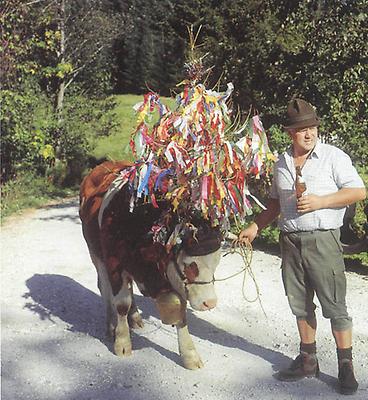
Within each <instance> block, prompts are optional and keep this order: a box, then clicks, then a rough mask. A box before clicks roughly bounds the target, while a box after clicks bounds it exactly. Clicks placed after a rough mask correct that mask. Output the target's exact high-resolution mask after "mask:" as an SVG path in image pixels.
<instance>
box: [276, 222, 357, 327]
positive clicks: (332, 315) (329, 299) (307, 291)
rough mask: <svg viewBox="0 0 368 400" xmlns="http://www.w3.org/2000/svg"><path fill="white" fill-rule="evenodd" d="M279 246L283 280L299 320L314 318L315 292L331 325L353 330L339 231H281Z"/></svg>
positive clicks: (294, 312)
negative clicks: (347, 305)
mask: <svg viewBox="0 0 368 400" xmlns="http://www.w3.org/2000/svg"><path fill="white" fill-rule="evenodd" d="M280 245H281V255H282V266H281V268H282V280H283V283H284V288H285V293H286V295H287V297H288V301H289V304H290V308H291V310H292V312H293V314H294V315H295V316H296V317H297V318H299V319H308V318H311V317H314V315H315V314H314V310H315V308H316V306H315V304H314V303H313V298H314V294H316V295H317V298H318V300H319V302H320V304H321V307H322V314H323V316H324V317H325V318H329V319H330V320H331V325H332V328H333V329H334V330H337V331H343V330H347V329H350V328H351V327H352V319H351V318H350V316H349V315H348V312H347V308H346V302H345V297H346V277H345V264H344V259H343V255H342V247H341V243H340V230H339V229H335V230H326V231H310V232H296V233H285V232H282V233H281V235H280Z"/></svg>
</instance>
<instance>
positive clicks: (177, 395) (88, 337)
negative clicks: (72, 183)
mask: <svg viewBox="0 0 368 400" xmlns="http://www.w3.org/2000/svg"><path fill="white" fill-rule="evenodd" d="M1 243H2V278H1V281H2V296H1V300H2V399H3V400H26V399H32V400H50V399H52V400H59V399H60V400H87V399H91V400H92V399H93V400H117V399H119V400H159V399H160V400H169V399H170V400H181V399H185V400H186V399H193V398H196V399H197V400H206V399H210V400H232V399H234V400H235V399H236V400H239V399H270V400H271V399H280V400H284V399H316V398H321V399H326V400H329V399H340V398H345V397H344V396H340V395H339V394H337V393H336V388H335V385H336V378H335V377H336V354H335V347H334V343H333V339H332V337H331V335H330V327H329V322H328V321H326V320H324V319H323V318H322V317H321V315H320V314H321V313H320V308H318V319H319V330H318V343H317V344H318V353H319V360H320V366H321V370H322V374H321V376H320V378H319V379H314V378H313V379H305V380H303V381H299V382H297V383H288V384H287V383H281V382H278V381H277V380H275V379H274V378H273V376H272V375H273V374H274V373H275V371H277V370H278V369H279V368H280V367H282V366H285V365H287V364H288V363H289V362H290V359H291V357H294V356H295V354H296V352H297V348H298V339H297V334H296V328H295V324H294V319H293V317H292V316H291V314H290V311H289V309H288V305H287V302H286V298H285V296H284V292H283V288H282V285H281V279H280V259H279V258H278V257H277V256H273V255H269V254H266V253H263V252H259V251H256V252H255V253H254V261H253V270H254V273H255V275H256V277H257V282H258V284H259V286H260V291H261V294H262V303H263V307H264V309H265V311H266V314H267V318H266V317H265V316H264V315H263V313H262V310H261V307H260V305H259V304H258V303H257V302H255V303H248V302H246V301H245V300H244V299H243V296H242V280H243V277H242V276H237V277H236V278H233V279H231V280H227V281H224V282H218V283H216V287H217V293H218V297H219V304H218V307H217V308H216V309H215V310H213V311H210V312H205V313H200V312H192V311H189V312H188V314H189V318H188V319H189V329H190V331H191V333H192V336H193V340H194V342H195V345H196V347H197V349H198V351H199V353H200V354H201V356H202V359H203V361H204V363H205V368H203V369H202V370H198V371H187V370H185V369H184V368H182V366H181V364H180V358H179V356H178V354H177V341H176V334H175V329H174V328H172V327H171V326H166V325H161V323H160V321H159V320H158V317H157V312H156V310H155V309H154V308H153V304H152V302H151V301H150V300H149V299H147V298H144V297H142V296H141V295H140V294H138V292H137V296H136V300H137V304H138V306H139V308H140V309H141V311H142V313H143V317H144V320H145V324H146V325H145V328H144V329H143V330H141V331H135V332H133V334H132V339H133V347H134V353H133V356H132V357H130V358H128V359H119V358H118V357H116V356H115V355H114V354H113V353H112V352H111V343H109V342H108V341H106V340H105V338H104V316H103V307H102V304H101V301H100V297H99V295H98V290H97V287H96V276H95V271H94V268H93V266H92V264H91V262H90V260H89V256H88V252H87V248H86V245H85V243H84V241H83V238H82V235H81V226H80V221H79V218H78V215H77V202H76V200H68V201H66V202H64V203H62V204H57V205H53V206H50V207H48V208H44V209H40V210H38V211H35V212H33V213H31V214H27V215H26V216H25V217H23V218H20V219H15V220H13V221H11V222H9V223H8V224H6V225H5V226H4V227H3V229H2V234H1ZM240 268H241V264H240V260H239V259H237V256H234V255H228V256H226V257H224V258H223V259H222V262H221V265H220V267H219V269H218V272H217V277H218V278H220V277H224V276H227V275H229V274H231V273H233V272H235V271H237V270H239V269H240ZM347 276H348V291H349V294H348V304H349V309H350V311H351V314H352V315H353V318H354V332H355V339H354V354H355V370H356V374H357V377H358V380H359V382H360V387H359V391H358V393H357V395H355V396H354V399H362V400H363V399H368V372H367V371H368V318H367V308H368V290H367V289H368V280H367V276H363V275H358V274H356V273H347ZM246 283H247V284H246V289H245V291H246V293H247V295H249V296H250V297H252V296H253V295H254V288H253V286H252V285H251V281H250V280H247V281H246Z"/></svg>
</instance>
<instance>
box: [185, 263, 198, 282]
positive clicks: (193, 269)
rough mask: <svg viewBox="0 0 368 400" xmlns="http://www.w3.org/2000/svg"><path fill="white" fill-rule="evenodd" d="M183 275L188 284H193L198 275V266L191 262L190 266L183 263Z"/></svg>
mask: <svg viewBox="0 0 368 400" xmlns="http://www.w3.org/2000/svg"><path fill="white" fill-rule="evenodd" d="M184 275H185V276H186V277H187V279H188V281H189V282H194V281H195V279H196V278H197V276H198V275H199V269H198V265H197V264H196V263H195V262H194V261H193V262H191V263H190V264H185V263H184Z"/></svg>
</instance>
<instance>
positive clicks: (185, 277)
mask: <svg viewBox="0 0 368 400" xmlns="http://www.w3.org/2000/svg"><path fill="white" fill-rule="evenodd" d="M129 166H130V164H129V163H126V162H105V163H103V164H101V165H99V166H97V167H96V168H95V169H94V170H93V171H92V172H91V173H90V174H89V175H88V176H87V177H86V178H85V179H84V181H83V182H82V185H81V190H80V218H81V220H82V229H83V234H84V237H85V239H86V242H87V244H88V248H89V251H90V255H91V259H92V261H93V263H94V265H95V267H96V269H97V273H98V287H99V289H100V292H101V296H102V298H103V300H104V302H105V305H106V314H107V325H108V332H109V333H110V334H112V335H115V343H114V350H115V353H116V354H117V355H119V356H128V355H130V354H131V351H132V346H131V340H130V333H129V326H128V319H129V324H130V326H131V327H141V326H143V322H142V318H141V316H140V314H139V312H138V309H137V307H136V306H135V304H134V298H133V289H132V281H133V280H134V281H135V282H136V284H137V286H138V288H139V289H140V291H141V292H142V294H143V295H145V296H149V297H152V298H154V299H155V300H156V304H157V306H158V309H159V311H160V315H161V318H162V320H163V322H164V323H169V324H175V325H176V327H177V333H178V343H179V352H180V355H181V357H182V360H183V364H184V366H185V367H186V368H188V369H196V368H200V367H202V366H203V363H202V361H201V359H200V357H199V355H198V353H197V351H196V349H195V347H194V345H193V342H192V339H191V337H190V335H189V332H188V327H187V324H186V316H185V308H186V303H187V300H188V301H189V303H190V305H191V306H192V308H193V309H195V310H201V311H204V310H209V309H211V308H214V307H215V306H216V302H217V298H216V294H215V291H214V285H213V282H214V272H215V269H216V267H217V265H218V264H219V261H220V250H219V248H220V244H221V235H220V233H219V231H218V229H214V228H211V227H210V226H209V223H208V222H207V221H205V220H204V219H202V218H194V217H190V220H186V221H178V217H177V216H176V215H175V214H174V213H171V212H168V209H167V205H166V204H165V203H162V204H160V207H159V208H155V207H153V206H152V205H151V204H142V205H139V206H137V207H136V208H134V210H133V212H131V210H130V206H129V199H130V195H129V193H128V190H127V189H126V188H124V189H122V190H120V191H119V192H118V193H116V194H115V196H114V197H113V198H112V199H111V200H110V201H109V204H108V205H107V206H106V208H104V210H103V215H102V216H101V215H100V221H101V225H99V221H98V219H99V218H98V217H99V214H100V210H101V205H102V203H103V198H104V195H105V193H106V192H107V190H108V189H109V187H110V185H111V183H112V182H113V181H114V179H115V178H116V174H118V173H119V172H120V171H121V170H122V169H124V168H127V167H129ZM168 215H169V218H168V217H167V216H168ZM163 218H164V219H166V223H165V229H166V230H167V234H172V232H173V231H174V229H175V227H178V226H179V225H180V223H181V225H180V227H181V228H183V229H182V230H181V232H184V234H183V235H182V236H181V237H180V238H179V239H178V242H180V241H181V244H180V245H177V246H174V247H173V248H170V247H169V248H168V247H167V246H165V245H164V244H163V243H162V242H160V241H159V240H156V239H157V238H156V239H155V240H153V238H154V236H155V232H154V227H157V223H158V221H162V219H163ZM178 222H180V223H179V224H178Z"/></svg>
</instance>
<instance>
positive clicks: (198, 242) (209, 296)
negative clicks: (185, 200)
mask: <svg viewBox="0 0 368 400" xmlns="http://www.w3.org/2000/svg"><path fill="white" fill-rule="evenodd" d="M220 246H221V235H220V232H219V230H218V229H216V228H211V227H209V226H208V225H207V224H205V223H203V224H201V225H200V226H199V227H197V228H196V229H194V230H193V229H189V230H188V233H187V234H186V235H185V237H184V240H183V245H182V248H181V250H180V251H179V253H178V255H177V257H175V258H174V260H173V261H171V262H170V263H169V265H168V268H167V276H168V278H169V281H170V283H171V285H172V286H173V288H174V289H175V290H176V291H177V292H178V293H179V294H180V295H181V296H182V297H183V299H186V300H188V301H189V303H190V305H191V306H192V307H193V309H194V310H199V311H204V310H209V309H211V308H214V307H215V306H216V303H217V296H216V293H215V288H214V274H215V271H216V268H217V266H218V264H219V262H220V256H221V253H220Z"/></svg>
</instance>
